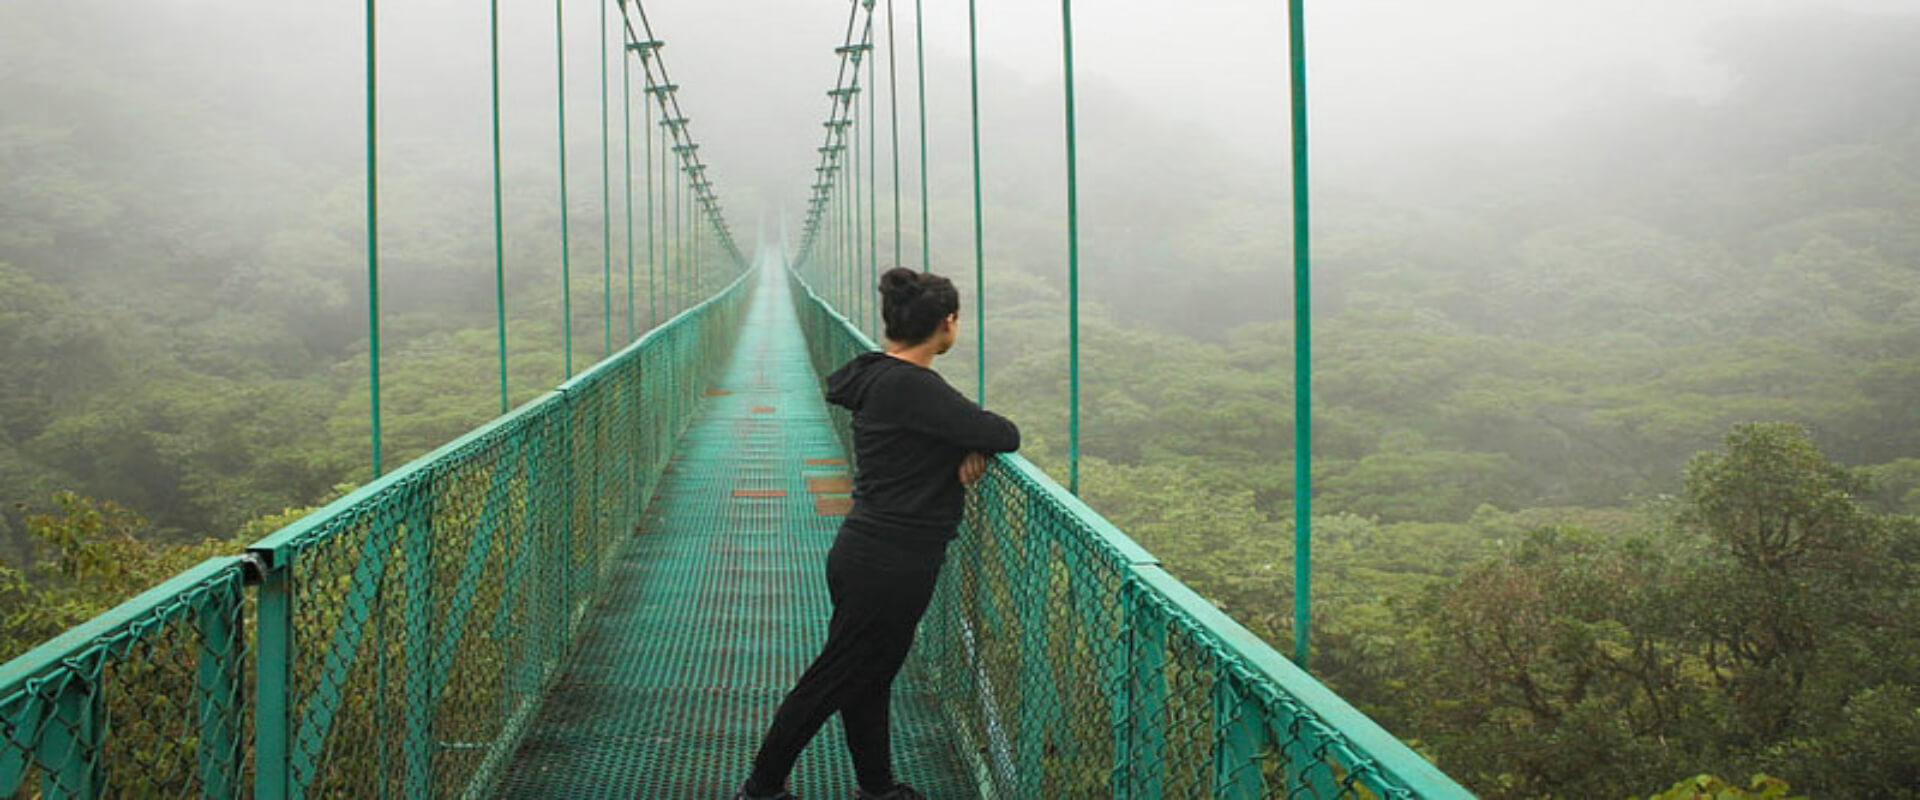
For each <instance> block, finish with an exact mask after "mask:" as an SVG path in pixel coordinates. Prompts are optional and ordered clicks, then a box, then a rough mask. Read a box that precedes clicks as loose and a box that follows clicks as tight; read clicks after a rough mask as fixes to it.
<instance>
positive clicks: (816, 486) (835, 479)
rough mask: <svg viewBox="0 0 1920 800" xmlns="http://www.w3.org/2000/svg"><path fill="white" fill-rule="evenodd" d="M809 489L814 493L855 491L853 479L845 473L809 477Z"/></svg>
mask: <svg viewBox="0 0 1920 800" xmlns="http://www.w3.org/2000/svg"><path fill="white" fill-rule="evenodd" d="M807 491H809V492H812V493H814V494H846V493H848V492H851V491H853V479H851V478H848V477H847V476H845V475H830V476H827V477H824V478H808V479H807Z"/></svg>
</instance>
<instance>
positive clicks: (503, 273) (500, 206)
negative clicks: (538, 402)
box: [489, 0, 508, 414]
mask: <svg viewBox="0 0 1920 800" xmlns="http://www.w3.org/2000/svg"><path fill="white" fill-rule="evenodd" d="M489 6H490V14H489V22H490V28H491V34H492V37H491V39H492V45H491V46H492V61H493V309H494V316H495V318H496V319H495V326H494V327H495V328H496V329H497V330H498V331H499V337H500V413H502V414H505V413H507V403H508V400H507V248H506V239H507V232H506V223H505V221H504V220H505V217H506V200H505V198H506V194H505V192H504V191H503V188H502V182H503V179H502V178H501V175H500V0H492V2H491V3H490V4H489Z"/></svg>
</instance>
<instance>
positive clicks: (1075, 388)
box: [1060, 0, 1080, 494]
mask: <svg viewBox="0 0 1920 800" xmlns="http://www.w3.org/2000/svg"><path fill="white" fill-rule="evenodd" d="M1060 35H1061V48H1060V50H1061V55H1062V56H1063V57H1064V59H1065V61H1066V72H1065V77H1066V84H1067V92H1066V100H1067V395H1068V398H1067V476H1068V477H1067V488H1068V490H1069V491H1072V492H1073V493H1074V494H1079V493H1080V153H1079V142H1078V139H1079V132H1078V128H1077V122H1076V120H1075V116H1076V115H1075V113H1074V104H1073V0H1060Z"/></svg>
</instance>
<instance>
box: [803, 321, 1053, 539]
mask: <svg viewBox="0 0 1920 800" xmlns="http://www.w3.org/2000/svg"><path fill="white" fill-rule="evenodd" d="M827 402H829V403H832V404H834V405H837V406H844V407H846V408H847V409H849V410H851V411H852V412H853V445H854V464H855V466H856V471H855V474H854V478H853V509H852V510H851V511H849V512H848V513H847V519H846V523H845V527H846V528H848V529H851V530H855V531H857V532H859V533H863V534H866V535H867V536H869V537H874V538H880V539H886V540H894V541H896V542H897V543H898V544H901V545H908V546H944V545H945V544H946V543H947V542H948V541H950V540H952V539H953V537H954V536H956V535H957V529H958V527H959V525H960V517H961V514H962V513H963V511H964V506H965V503H966V490H965V488H964V487H962V486H961V485H960V461H961V459H963V458H965V457H966V454H967V453H969V452H979V453H1009V452H1012V451H1014V450H1018V449H1020V429H1019V428H1016V427H1014V425H1013V423H1012V422H1009V421H1008V420H1007V418H1005V417H1002V416H1000V415H999V414H995V413H993V412H991V411H988V410H986V409H983V408H981V407H980V406H978V405H975V404H974V402H973V401H971V400H968V399H967V398H966V397H965V396H964V395H962V394H960V393H959V392H957V391H955V390H954V388H953V387H952V386H949V385H947V381H946V379H944V378H941V377H940V373H938V372H934V371H933V370H930V369H927V368H926V367H922V366H920V365H918V364H914V363H912V362H910V361H905V360H903V359H899V358H894V357H893V356H890V355H887V354H886V353H862V354H860V355H859V356H857V357H855V358H854V359H853V360H852V361H849V362H847V364H846V366H843V367H841V368H840V369H838V370H836V371H835V372H834V373H833V374H832V375H829V376H827Z"/></svg>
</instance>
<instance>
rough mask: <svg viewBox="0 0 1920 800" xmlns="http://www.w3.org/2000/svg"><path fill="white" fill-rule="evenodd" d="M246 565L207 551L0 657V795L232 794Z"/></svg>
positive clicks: (237, 757)
mask: <svg viewBox="0 0 1920 800" xmlns="http://www.w3.org/2000/svg"><path fill="white" fill-rule="evenodd" d="M243 570H244V564H243V561H242V559H240V558H237V557H227V558H216V559H211V560H208V561H206V562H204V563H202V564H200V565H199V566H197V567H194V568H193V569H190V570H187V571H186V572H183V573H181V574H179V575H178V576H175V577H174V578H173V579H172V580H169V581H167V582H166V583H164V584H161V585H160V586H157V587H154V588H153V589H152V590H150V591H147V592H145V593H143V594H141V595H140V596H138V597H135V598H134V599H132V600H129V601H127V602H126V603H123V604H121V605H120V606H118V607H116V608H114V609H113V610H112V611H109V612H107V613H105V614H102V615H100V616H99V617H96V618H94V619H92V620H90V621H88V622H87V623H85V624H83V625H80V626H79V627H76V628H74V629H72V630H69V631H67V632H66V633H63V634H61V635H60V636H59V637H58V638H56V639H54V640H52V641H50V642H47V643H46V644H44V645H41V646H40V647H38V648H35V649H34V650H32V651H29V652H28V653H26V654H24V655H22V656H20V657H19V658H16V659H14V660H13V661H10V662H8V663H7V664H6V665H5V666H0V797H20V796H25V797H48V798H54V797H98V796H101V795H108V794H110V795H113V796H120V797H154V796H167V797H179V796H193V795H203V796H208V797H233V796H238V795H240V794H242V792H240V791H239V790H240V789H241V788H242V787H243V786H244V785H245V784H244V781H245V780H246V778H247V775H248V770H249V769H250V768H251V765H250V763H249V762H248V760H247V747H246V743H247V740H248V736H249V731H248V723H249V717H250V714H249V711H248V707H247V703H246V691H247V686H246V673H247V670H246V667H247V663H246V662H247V657H248V652H247V642H248V637H247V625H246V624H245V622H246V617H247V615H248V613H249V612H248V605H249V604H248V602H247V597H246V583H245V580H244V571H243Z"/></svg>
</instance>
